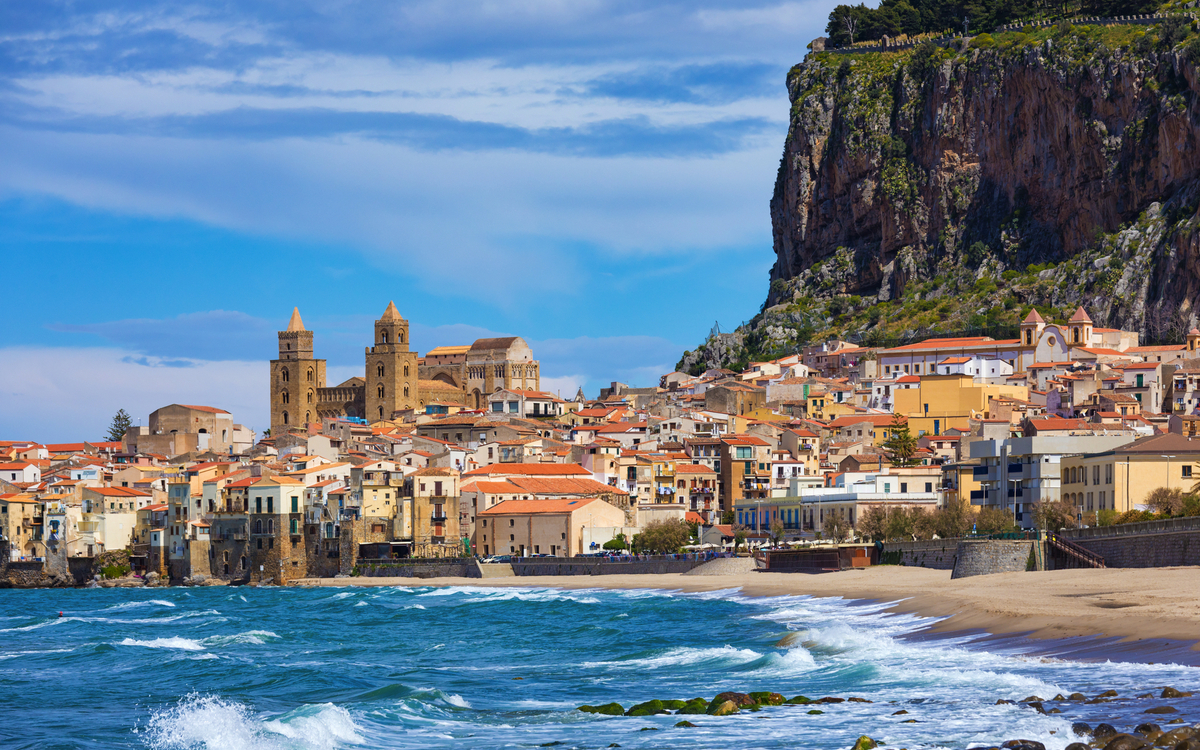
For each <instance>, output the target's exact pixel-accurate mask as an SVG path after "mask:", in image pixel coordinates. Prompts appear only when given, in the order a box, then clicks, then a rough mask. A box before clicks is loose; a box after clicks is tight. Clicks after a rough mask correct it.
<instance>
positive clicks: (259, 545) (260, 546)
mask: <svg viewBox="0 0 1200 750" xmlns="http://www.w3.org/2000/svg"><path fill="white" fill-rule="evenodd" d="M257 541H258V548H259V549H262V537H259V538H258V540H257Z"/></svg>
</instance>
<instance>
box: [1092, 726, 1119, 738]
mask: <svg viewBox="0 0 1200 750" xmlns="http://www.w3.org/2000/svg"><path fill="white" fill-rule="evenodd" d="M1116 733H1117V728H1116V727H1114V726H1113V725H1112V724H1104V723H1100V724H1097V725H1096V729H1095V731H1093V732H1092V736H1093V737H1095V738H1096V739H1098V740H1099V739H1103V738H1105V737H1111V736H1113V735H1114V734H1116Z"/></svg>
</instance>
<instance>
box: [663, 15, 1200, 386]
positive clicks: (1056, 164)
mask: <svg viewBox="0 0 1200 750" xmlns="http://www.w3.org/2000/svg"><path fill="white" fill-rule="evenodd" d="M973 44H974V45H976V46H968V47H967V48H966V49H963V50H959V49H938V48H933V47H932V46H929V47H925V48H918V49H917V50H915V51H907V52H900V53H889V54H882V53H872V54H859V55H838V54H834V53H818V54H811V55H809V56H808V58H807V59H806V60H805V62H804V63H802V64H800V65H797V66H796V67H795V68H793V69H792V71H791V72H790V74H789V76H788V81H787V84H788V92H789V94H790V97H791V102H792V107H791V125H790V129H789V133H788V137H787V142H786V144H785V147H784V153H783V158H782V160H781V163H780V167H779V173H778V176H777V179H776V184H775V193H774V196H773V198H772V200H771V219H772V224H773V228H774V249H775V254H776V262H775V266H774V268H773V270H772V272H771V287H770V291H769V294H768V298H767V302H766V305H765V306H764V313H763V315H761V316H760V317H759V318H758V319H756V320H755V321H754V322H753V323H752V324H750V326H749V330H746V331H744V333H745V334H746V337H747V341H748V346H747V351H746V352H745V353H746V354H747V356H767V355H770V354H772V353H776V352H779V351H786V350H794V349H795V348H796V347H797V346H799V345H803V344H804V343H806V341H807V340H812V339H821V338H824V337H826V336H832V335H837V336H850V337H852V338H853V337H855V336H858V337H861V338H865V339H867V340H868V341H869V340H870V338H871V336H872V335H874V334H878V335H879V336H884V335H886V336H889V337H904V336H907V335H912V334H916V333H924V332H929V333H933V332H937V331H939V330H944V331H965V330H969V329H985V328H987V327H988V326H996V325H998V324H1004V325H1009V324H1014V323H1016V322H1017V320H1019V318H1020V317H1021V316H1022V315H1023V313H1024V311H1025V310H1027V309H1028V306H1029V305H1037V306H1038V307H1039V310H1043V308H1050V313H1051V314H1052V315H1053V314H1054V313H1055V310H1054V308H1058V307H1062V308H1069V307H1073V306H1074V305H1076V304H1082V305H1084V306H1085V307H1086V308H1087V310H1088V312H1089V313H1090V314H1091V315H1092V318H1093V319H1094V320H1095V321H1096V324H1097V325H1100V326H1105V325H1107V326H1113V327H1118V326H1119V327H1127V328H1132V329H1135V330H1141V331H1142V332H1143V334H1144V338H1150V339H1155V340H1163V339H1172V338H1174V337H1176V336H1178V335H1181V334H1182V333H1183V332H1184V331H1186V330H1187V328H1188V327H1190V325H1191V324H1193V323H1194V322H1195V313H1194V311H1193V308H1192V304H1193V303H1192V299H1193V298H1194V296H1195V294H1196V292H1197V289H1198V288H1200V273H1198V266H1200V237H1198V233H1197V232H1196V226H1197V225H1198V224H1200V217H1198V216H1197V205H1198V204H1200V150H1197V148H1196V146H1197V143H1196V141H1197V133H1198V129H1200V106H1198V103H1197V98H1196V93H1197V91H1198V88H1197V87H1198V83H1197V71H1196V66H1195V64H1194V63H1193V62H1192V58H1193V57H1194V56H1195V55H1194V52H1195V50H1196V49H1198V48H1200V45H1197V44H1196V43H1195V42H1191V43H1189V42H1183V43H1177V44H1176V45H1175V46H1174V48H1171V46H1169V45H1167V44H1164V43H1162V42H1159V41H1157V39H1156V37H1155V30H1154V29H1151V30H1150V31H1149V33H1146V32H1145V30H1144V28H1132V27H1110V28H1102V27H1075V28H1073V29H1070V30H1066V29H1046V30H1044V31H1040V32H1036V33H1031V34H1015V33H1014V34H1005V35H998V36H997V37H996V38H995V39H992V38H991V37H988V36H986V35H985V36H983V37H979V38H977V39H976V40H975V42H974V43H973ZM1043 311H1044V310H1043ZM702 352H703V349H702V351H701V352H699V353H697V354H693V355H690V356H687V357H685V359H684V361H683V362H681V365H684V366H689V365H692V366H694V365H695V363H696V362H698V361H701V360H704V355H703V353H702ZM708 364H713V362H711V361H710V362H708ZM724 364H728V362H725V363H724Z"/></svg>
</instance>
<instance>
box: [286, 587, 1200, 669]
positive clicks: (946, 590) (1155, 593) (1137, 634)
mask: <svg viewBox="0 0 1200 750" xmlns="http://www.w3.org/2000/svg"><path fill="white" fill-rule="evenodd" d="M302 585H316V586H491V587H513V586H515V587H549V588H563V589H582V588H612V589H664V590H678V591H685V592H695V591H715V590H719V589H733V588H737V589H741V590H742V592H743V593H744V594H746V595H750V596H781V595H789V594H790V595H795V594H808V595H811V596H837V597H843V598H846V599H867V600H877V601H894V602H896V604H895V606H894V607H893V608H892V611H896V612H911V613H915V614H920V615H925V616H935V617H946V618H948V619H946V620H943V621H942V622H940V623H938V624H937V625H936V626H935V628H934V631H941V632H953V631H964V630H981V631H986V632H989V633H995V634H1015V633H1023V634H1028V635H1029V636H1031V637H1034V638H1070V637H1075V636H1108V637H1115V638H1120V639H1122V640H1123V641H1125V642H1128V643H1131V644H1133V643H1136V642H1138V641H1152V640H1155V639H1158V640H1164V639H1170V640H1172V641H1184V642H1187V643H1188V644H1190V645H1191V647H1192V648H1193V649H1194V650H1200V567H1188V568H1136V569H1133V568H1125V569H1106V570H1091V569H1089V570H1059V571H1046V572H1038V573H1001V574H997V575H990V576H977V577H972V578H961V579H958V580H954V581H952V580H950V571H941V570H928V569H925V568H909V567H897V566H880V567H874V568H866V569H858V570H847V571H843V572H840V573H823V574H819V575H807V574H801V573H755V572H749V573H738V574H734V575H679V574H675V575H611V576H529V577H516V578H487V579H479V578H432V579H415V578H367V577H360V578H337V579H330V578H326V579H308V580H307V581H305V582H303V584H302Z"/></svg>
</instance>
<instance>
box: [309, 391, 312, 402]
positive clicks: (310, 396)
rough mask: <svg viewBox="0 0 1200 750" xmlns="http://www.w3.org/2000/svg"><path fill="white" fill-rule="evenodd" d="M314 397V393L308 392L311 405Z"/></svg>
mask: <svg viewBox="0 0 1200 750" xmlns="http://www.w3.org/2000/svg"><path fill="white" fill-rule="evenodd" d="M312 397H313V392H312V391H309V392H308V403H310V404H311V403H312Z"/></svg>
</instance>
